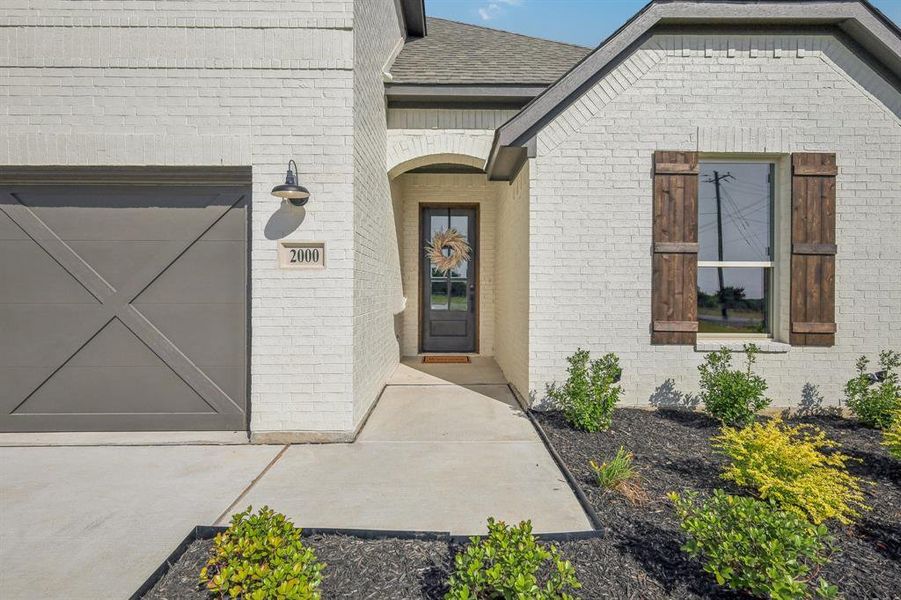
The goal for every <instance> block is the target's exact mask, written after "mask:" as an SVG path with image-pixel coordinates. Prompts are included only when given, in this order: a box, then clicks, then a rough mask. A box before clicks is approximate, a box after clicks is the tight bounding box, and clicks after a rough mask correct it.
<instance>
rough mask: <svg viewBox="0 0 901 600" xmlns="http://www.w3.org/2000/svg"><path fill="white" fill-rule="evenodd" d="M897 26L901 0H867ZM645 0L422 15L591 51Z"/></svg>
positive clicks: (452, 0)
mask: <svg viewBox="0 0 901 600" xmlns="http://www.w3.org/2000/svg"><path fill="white" fill-rule="evenodd" d="M871 1H872V3H873V4H874V5H875V6H876V8H878V9H879V10H881V11H882V12H883V13H885V15H886V16H888V17H889V18H890V19H892V20H893V21H894V22H895V23H901V0H871ZM645 4H647V0H426V3H425V6H426V14H427V15H429V16H430V17H442V18H445V19H451V20H454V21H463V22H464V23H472V24H474V25H484V26H486V27H493V28H495V29H503V30H506V31H514V32H516V33H522V34H525V35H531V36H535V37H540V38H545V39H549V40H556V41H559V42H568V43H570V44H577V45H580V46H588V47H592V48H593V47H595V46H597V45H598V44H600V43H601V42H602V41H603V40H604V39H606V38H607V36H609V35H610V34H611V33H613V32H614V31H616V30H617V29H618V28H619V27H620V26H621V25H622V24H623V23H625V22H626V21H627V20H629V18H630V17H631V16H632V15H634V14H635V13H636V12H638V11H639V10H640V9H641V7H642V6H644V5H645Z"/></svg>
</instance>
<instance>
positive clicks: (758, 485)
mask: <svg viewBox="0 0 901 600" xmlns="http://www.w3.org/2000/svg"><path fill="white" fill-rule="evenodd" d="M712 444H713V447H714V448H715V449H716V451H717V452H719V453H720V454H724V455H725V456H727V457H728V458H729V460H730V462H729V463H728V465H727V466H726V468H725V471H724V472H723V475H722V477H723V479H726V480H728V481H734V482H735V483H737V484H738V485H741V486H744V487H749V488H752V489H754V490H755V491H756V492H757V493H758V495H759V496H760V497H761V498H762V499H764V500H772V501H773V502H775V503H776V504H778V505H779V506H780V508H782V509H783V510H785V511H788V512H792V513H794V514H796V515H798V516H799V517H802V518H808V519H810V520H811V521H813V523H815V524H819V523H822V522H823V521H826V520H829V519H836V520H837V521H839V522H840V523H844V524H848V523H851V522H852V521H853V519H854V518H855V517H858V516H859V515H860V512H859V511H860V510H862V509H863V510H865V509H866V508H867V507H866V505H865V504H864V497H863V492H861V489H860V480H858V478H857V477H854V476H853V475H851V474H850V473H848V469H847V463H848V462H849V461H850V460H851V458H849V457H848V456H846V455H844V454H842V453H840V452H835V451H834V449H835V448H836V447H837V446H838V444H836V443H835V442H833V441H832V440H830V439H828V438H827V437H826V434H825V433H823V431H822V430H820V429H818V428H816V427H811V426H805V425H798V426H795V427H792V426H789V425H787V424H784V423H783V422H782V420H781V419H771V420H769V421H767V422H765V423H753V424H751V425H749V426H748V427H745V428H744V429H737V428H732V427H724V428H723V431H722V432H721V433H720V435H718V436H716V437H714V438H713V439H712Z"/></svg>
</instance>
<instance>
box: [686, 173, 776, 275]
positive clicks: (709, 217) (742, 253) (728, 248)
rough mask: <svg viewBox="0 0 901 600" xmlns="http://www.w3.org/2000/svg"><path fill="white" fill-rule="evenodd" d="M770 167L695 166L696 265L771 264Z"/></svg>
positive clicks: (771, 200)
mask: <svg viewBox="0 0 901 600" xmlns="http://www.w3.org/2000/svg"><path fill="white" fill-rule="evenodd" d="M772 171H773V165H771V164H760V163H701V175H700V181H699V187H698V242H700V246H701V248H700V253H699V254H698V260H702V261H711V260H723V261H766V260H771V259H772V251H771V250H772V248H771V247H772V241H771V240H772V238H771V235H772V226H771V221H772V208H773V194H772V189H771V185H772V184H771V181H772Z"/></svg>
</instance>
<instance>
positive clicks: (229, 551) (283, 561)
mask: <svg viewBox="0 0 901 600" xmlns="http://www.w3.org/2000/svg"><path fill="white" fill-rule="evenodd" d="M251 511H252V508H251V507H248V508H247V510H246V511H244V512H241V513H237V514H236V515H234V516H232V520H231V524H230V525H229V527H228V529H227V530H225V531H224V532H222V533H220V534H218V535H217V536H216V539H215V542H214V544H213V550H212V556H211V557H210V560H209V561H208V562H207V564H206V566H205V567H204V568H203V569H202V570H201V571H200V583H202V584H204V585H206V588H207V589H208V590H209V591H210V592H212V593H214V594H218V595H219V596H220V597H223V598H224V597H229V598H246V599H247V600H264V599H269V598H279V599H284V600H314V599H318V598H319V597H320V596H319V585H320V583H322V569H323V568H324V567H325V565H323V564H322V563H320V562H318V561H317V560H316V556H315V555H314V554H313V551H312V550H311V549H310V548H307V547H306V546H304V545H303V543H302V542H301V540H300V534H301V529H299V528H297V527H295V526H294V524H293V523H292V522H291V521H289V520H288V519H287V518H286V517H285V515H283V514H280V513H276V512H274V511H272V510H271V509H270V508H269V507H268V506H264V507H263V508H261V509H260V511H259V512H258V513H257V514H251Z"/></svg>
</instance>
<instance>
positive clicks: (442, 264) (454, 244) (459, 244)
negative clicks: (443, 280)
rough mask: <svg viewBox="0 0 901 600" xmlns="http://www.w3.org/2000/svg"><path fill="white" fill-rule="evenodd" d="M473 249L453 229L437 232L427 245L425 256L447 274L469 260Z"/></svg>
mask: <svg viewBox="0 0 901 600" xmlns="http://www.w3.org/2000/svg"><path fill="white" fill-rule="evenodd" d="M471 253H472V248H470V246H469V244H468V243H467V241H466V238H464V237H463V236H462V235H460V232H458V231H457V230H456V229H454V228H453V227H451V228H448V229H442V230H440V231H436V232H435V235H433V236H432V241H431V242H429V243H428V244H426V247H425V255H426V257H427V258H428V259H429V261H430V262H431V263H432V265H433V266H434V267H435V268H436V269H438V271H440V272H441V273H447V272H448V271H451V270H453V269H456V268H457V267H458V266H460V264H461V263H464V262H466V261H467V260H469V256H470V254H471Z"/></svg>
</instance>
